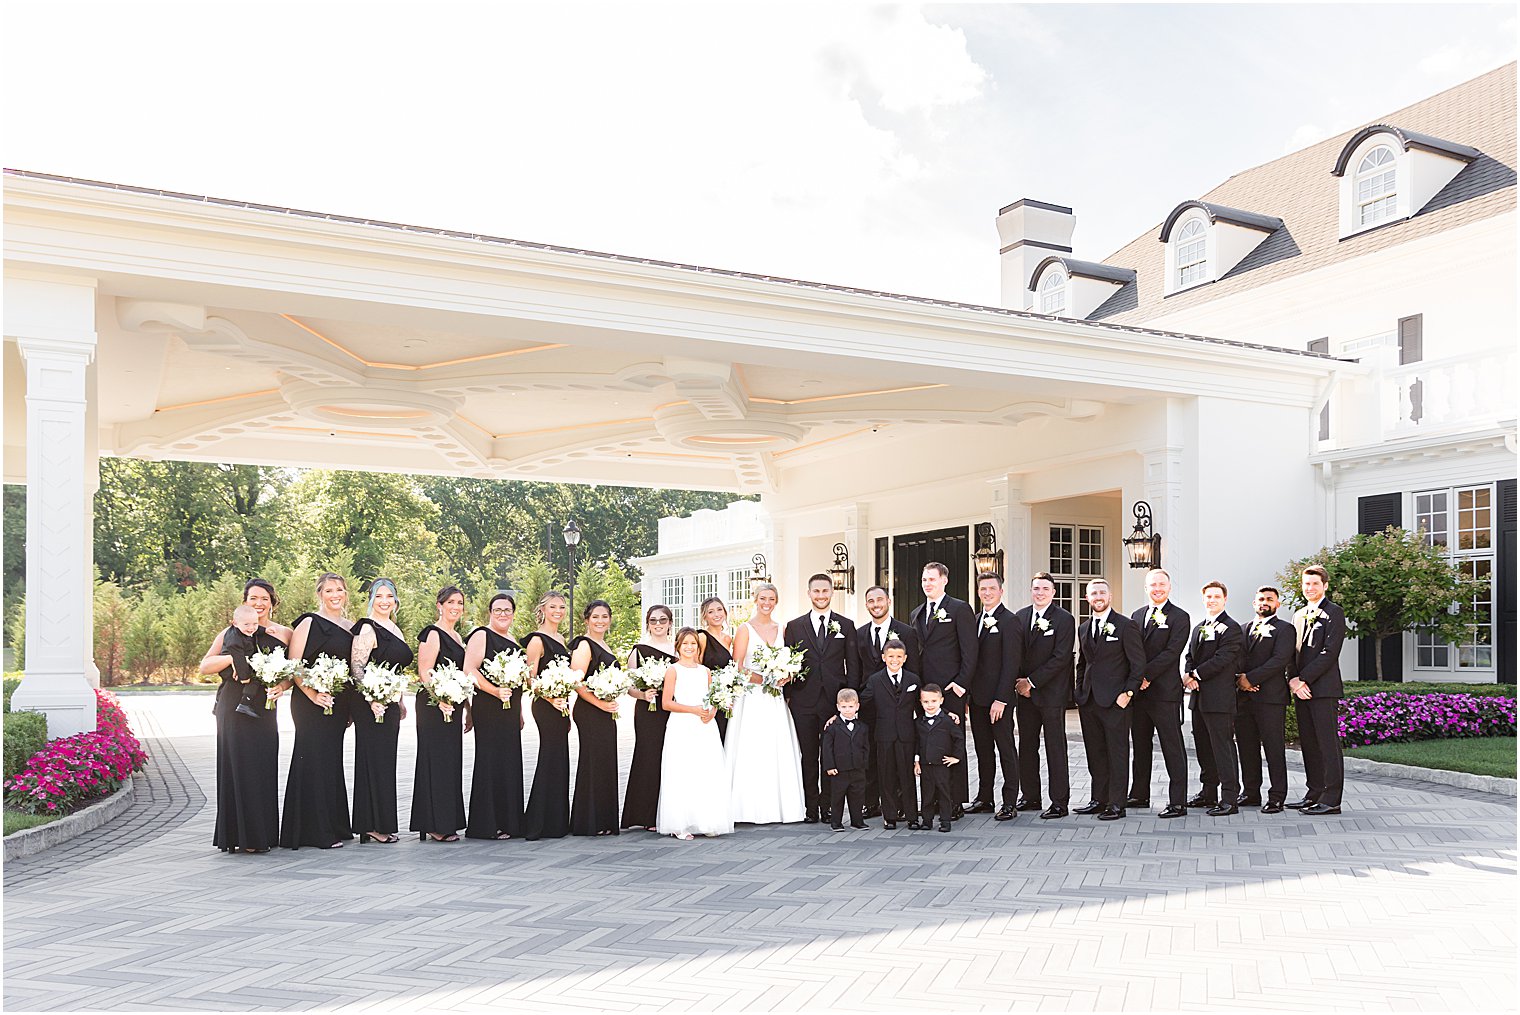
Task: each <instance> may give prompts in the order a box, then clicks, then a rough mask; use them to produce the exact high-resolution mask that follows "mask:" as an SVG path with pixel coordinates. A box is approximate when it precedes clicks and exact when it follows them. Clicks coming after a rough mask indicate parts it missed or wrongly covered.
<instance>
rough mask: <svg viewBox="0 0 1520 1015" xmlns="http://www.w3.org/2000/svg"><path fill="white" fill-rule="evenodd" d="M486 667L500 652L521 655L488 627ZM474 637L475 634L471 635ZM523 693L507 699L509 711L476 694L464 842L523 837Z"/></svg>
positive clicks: (514, 645)
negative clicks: (472, 767)
mask: <svg viewBox="0 0 1520 1015" xmlns="http://www.w3.org/2000/svg"><path fill="white" fill-rule="evenodd" d="M476 631H484V632H485V633H486V654H485V659H484V661H485V662H489V661H491V660H492V659H494V658H496V657H497V656H498V655H500V654H501V653H503V652H521V651H522V646H520V645H518V644H517V642H515V641H513V640H512V639H511V638H507V637H504V636H502V635H499V634H497V633H496V632H495V631H493V630H491V629H490V628H488V627H480V628H476ZM470 637H471V638H473V637H475V632H474V631H472V632H470ZM522 696H523V694H522V691H521V690H516V691H513V692H512V693H511V694H509V695H508V696H507V700H508V701H510V702H511V703H512V707H511V708H502V707H501V706H502V703H501V700H500V699H498V698H497V697H496V696H495V695H494V694H487V693H486V692H485V691H481V690H478V689H477V690H476V692H475V704H474V708H473V714H474V717H475V773H474V775H473V777H472V778H471V780H470V823H469V825H468V826H467V827H466V828H465V831H464V834H465V838H468V839H494V838H496V837H498V836H500V835H503V834H505V835H508V836H511V837H512V838H514V839H516V838H520V837H521V836H522V834H523V759H522V710H523V702H522Z"/></svg>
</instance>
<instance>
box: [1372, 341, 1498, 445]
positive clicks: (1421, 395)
mask: <svg viewBox="0 0 1520 1015" xmlns="http://www.w3.org/2000/svg"><path fill="white" fill-rule="evenodd" d="M1515 365H1516V364H1515V352H1514V350H1513V349H1493V350H1488V351H1485V352H1478V353H1470V354H1468V355H1465V356H1453V357H1449V358H1447V359H1439V360H1428V361H1426V362H1423V363H1407V364H1405V365H1403V366H1397V367H1388V368H1385V369H1384V370H1382V371H1381V375H1380V380H1379V382H1378V383H1377V387H1378V389H1379V397H1380V399H1381V402H1382V405H1381V423H1382V425H1381V430H1382V436H1383V439H1384V440H1396V439H1398V438H1401V437H1416V436H1424V435H1428V434H1435V433H1448V432H1453V431H1461V430H1475V429H1481V428H1483V427H1485V426H1492V425H1494V424H1496V423H1498V422H1500V421H1501V420H1506V419H1514V418H1515Z"/></svg>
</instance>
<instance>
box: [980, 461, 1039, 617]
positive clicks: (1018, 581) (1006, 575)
mask: <svg viewBox="0 0 1520 1015" xmlns="http://www.w3.org/2000/svg"><path fill="white" fill-rule="evenodd" d="M992 527H993V528H994V529H996V530H997V541H998V547H999V548H1000V549H1001V550H1002V551H1003V600H1004V602H1006V603H1007V604H1008V608H1009V609H1011V610H1018V609H1022V608H1023V607H1025V606H1027V605H1028V603H1029V576H1030V575H1031V574H1033V573H1034V509H1033V508H1031V507H1030V505H1029V502H1028V501H1026V500H1025V499H1024V476H1023V475H1022V474H1021V473H1012V472H1011V473H1009V474H1008V475H1006V476H1004V477H1003V478H1002V479H999V480H997V481H995V482H994V483H993V484H992ZM973 549H975V548H974V547H973Z"/></svg>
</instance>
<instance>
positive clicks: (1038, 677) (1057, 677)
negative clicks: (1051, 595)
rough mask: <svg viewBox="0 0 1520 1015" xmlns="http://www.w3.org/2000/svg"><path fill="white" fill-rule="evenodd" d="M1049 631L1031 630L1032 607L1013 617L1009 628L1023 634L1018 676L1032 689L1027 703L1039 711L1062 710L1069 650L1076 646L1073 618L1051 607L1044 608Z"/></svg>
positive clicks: (1067, 686) (1068, 674)
mask: <svg viewBox="0 0 1520 1015" xmlns="http://www.w3.org/2000/svg"><path fill="white" fill-rule="evenodd" d="M1045 621H1046V623H1047V624H1049V625H1050V626H1049V629H1048V630H1045V631H1041V630H1040V629H1039V628H1037V627H1034V606H1033V605H1030V606H1026V607H1024V608H1023V609H1022V610H1020V611H1019V612H1018V613H1015V614H1014V615H1013V626H1014V627H1016V628H1018V629H1019V630H1020V631H1022V632H1024V646H1023V650H1022V651H1021V652H1020V654H1019V676H1021V677H1026V678H1028V680H1029V682H1030V683H1031V684H1033V685H1034V690H1033V691H1032V692H1030V695H1029V700H1030V701H1032V702H1033V703H1034V704H1036V705H1038V706H1040V707H1041V708H1062V709H1064V708H1065V707H1066V702H1067V699H1068V698H1069V697H1070V696H1071V691H1072V687H1071V680H1072V666H1073V662H1074V660H1073V659H1072V650H1073V649H1074V648H1075V647H1076V643H1077V618H1076V617H1073V616H1072V615H1071V614H1069V613H1067V612H1066V611H1065V610H1063V609H1061V607H1059V606H1057V605H1056V604H1055V603H1051V604H1050V605H1049V606H1047V607H1045Z"/></svg>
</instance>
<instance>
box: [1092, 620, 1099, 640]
mask: <svg viewBox="0 0 1520 1015" xmlns="http://www.w3.org/2000/svg"><path fill="white" fill-rule="evenodd" d="M1092 640H1093V641H1097V640H1098V618H1097V617H1094V618H1093V626H1092Z"/></svg>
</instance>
